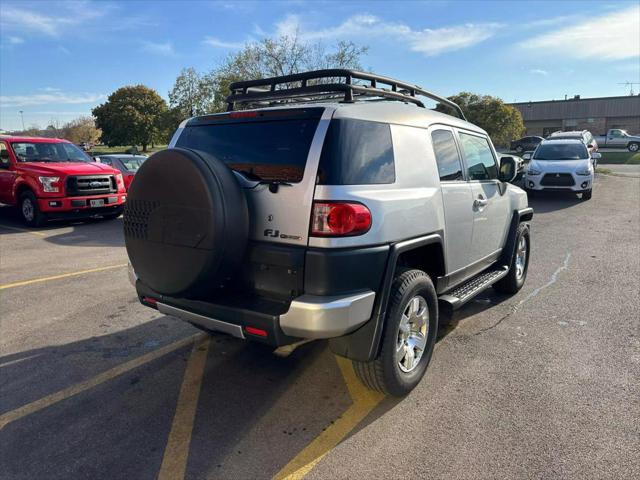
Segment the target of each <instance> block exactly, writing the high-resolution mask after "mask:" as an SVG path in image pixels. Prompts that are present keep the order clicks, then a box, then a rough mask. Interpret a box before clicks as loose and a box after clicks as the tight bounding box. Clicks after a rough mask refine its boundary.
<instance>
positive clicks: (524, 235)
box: [493, 223, 530, 294]
mask: <svg viewBox="0 0 640 480" xmlns="http://www.w3.org/2000/svg"><path fill="white" fill-rule="evenodd" d="M529 250H530V235H529V225H527V224H526V223H521V224H520V225H519V226H518V232H517V233H516V251H515V252H514V255H513V260H511V265H509V273H507V275H506V276H505V277H504V278H503V279H502V280H500V281H498V282H496V283H494V284H493V288H494V289H495V290H496V291H498V292H500V293H508V294H514V293H517V292H518V291H519V290H520V289H521V288H522V286H523V285H524V281H525V279H526V278H527V270H528V269H529Z"/></svg>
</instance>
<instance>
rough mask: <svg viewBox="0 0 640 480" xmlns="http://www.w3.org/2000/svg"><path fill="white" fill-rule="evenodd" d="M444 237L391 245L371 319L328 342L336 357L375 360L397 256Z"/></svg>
mask: <svg viewBox="0 0 640 480" xmlns="http://www.w3.org/2000/svg"><path fill="white" fill-rule="evenodd" d="M443 237H444V234H443V232H442V231H438V232H435V233H432V234H430V235H425V236H422V237H416V238H412V239H410V240H405V241H402V242H398V243H395V244H392V245H391V247H390V249H389V256H388V258H387V264H386V268H385V273H384V278H383V280H382V284H381V286H380V289H379V290H377V293H376V301H375V304H374V306H373V313H372V314H371V319H370V320H369V321H368V322H367V323H365V324H364V325H363V326H362V327H360V328H359V329H358V330H356V331H355V332H353V333H350V334H349V335H345V336H343V337H338V338H332V339H330V340H329V346H330V347H331V351H332V352H333V353H335V354H337V355H340V356H343V357H347V358H350V359H352V360H358V361H363V362H366V361H369V360H373V359H374V358H375V357H376V356H377V355H378V351H379V350H380V340H381V338H382V331H383V329H384V318H385V316H386V313H387V306H388V303H389V294H390V292H391V284H392V282H393V278H394V276H395V271H396V264H397V263H398V257H399V256H400V255H401V254H402V253H404V252H407V251H409V250H414V249H416V248H420V247H424V246H426V245H432V244H436V243H439V244H440V245H442V244H443Z"/></svg>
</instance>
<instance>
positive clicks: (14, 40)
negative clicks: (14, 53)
mask: <svg viewBox="0 0 640 480" xmlns="http://www.w3.org/2000/svg"><path fill="white" fill-rule="evenodd" d="M8 40H9V43H10V44H11V45H20V44H21V43H24V39H23V38H21V37H14V36H10V37H9V38H8Z"/></svg>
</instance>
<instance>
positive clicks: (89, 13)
mask: <svg viewBox="0 0 640 480" xmlns="http://www.w3.org/2000/svg"><path fill="white" fill-rule="evenodd" d="M43 5H46V4H43ZM110 9H111V7H110V6H109V5H106V4H102V5H100V4H96V3H88V2H84V1H78V2H67V3H62V4H60V8H59V9H58V11H56V14H55V15H49V14H47V13H44V12H40V11H36V10H33V9H30V8H23V7H17V6H5V7H3V8H2V16H1V17H0V25H2V28H3V29H6V30H9V31H18V32H20V33H22V34H26V33H33V34H42V35H46V36H49V37H59V36H60V35H62V34H63V33H65V31H66V30H72V27H75V26H78V25H83V24H85V23H86V22H87V21H89V20H94V19H96V18H100V17H102V16H104V15H105V14H106V13H107V11H108V10H110Z"/></svg>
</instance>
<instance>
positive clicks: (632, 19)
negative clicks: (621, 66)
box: [520, 5, 640, 60]
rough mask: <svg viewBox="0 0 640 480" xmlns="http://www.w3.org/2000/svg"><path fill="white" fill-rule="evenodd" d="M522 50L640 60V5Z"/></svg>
mask: <svg viewBox="0 0 640 480" xmlns="http://www.w3.org/2000/svg"><path fill="white" fill-rule="evenodd" d="M520 46H522V47H524V48H526V49H530V50H532V49H535V50H539V51H540V52H541V53H544V54H545V55H562V56H568V57H573V58H597V59H601V60H620V59H625V58H633V57H640V5H636V6H633V7H630V8H626V9H624V10H619V11H617V12H614V13H609V14H607V15H600V16H598V17H597V18H595V19H593V20H587V21H584V22H582V23H580V24H578V25H573V26H571V27H566V28H562V29H560V30H556V31H553V32H550V33H544V34H542V35H538V36H535V37H533V38H529V39H527V40H525V41H523V42H521V43H520Z"/></svg>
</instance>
